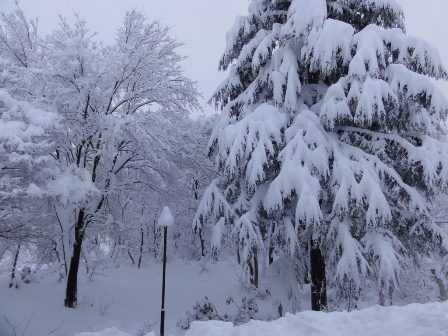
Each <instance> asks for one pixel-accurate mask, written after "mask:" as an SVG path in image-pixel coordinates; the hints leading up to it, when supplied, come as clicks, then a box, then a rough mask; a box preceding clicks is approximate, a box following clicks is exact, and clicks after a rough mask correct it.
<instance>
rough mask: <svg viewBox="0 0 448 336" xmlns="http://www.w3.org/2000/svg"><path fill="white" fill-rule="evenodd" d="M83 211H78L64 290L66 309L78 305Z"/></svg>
mask: <svg viewBox="0 0 448 336" xmlns="http://www.w3.org/2000/svg"><path fill="white" fill-rule="evenodd" d="M84 221H85V218H84V210H82V209H81V210H80V211H79V214H78V220H77V222H76V225H75V242H74V243H73V254H72V258H71V260H70V268H69V271H68V276H67V287H66V290H65V300H64V305H65V307H68V308H76V305H77V304H78V270H79V261H80V259H81V248H82V242H83V239H84V229H85V228H84Z"/></svg>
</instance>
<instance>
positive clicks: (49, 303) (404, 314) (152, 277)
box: [0, 261, 448, 336]
mask: <svg viewBox="0 0 448 336" xmlns="http://www.w3.org/2000/svg"><path fill="white" fill-rule="evenodd" d="M206 268H207V269H208V272H201V271H203V268H202V267H201V266H200V265H199V264H198V263H197V262H190V263H185V262H183V261H174V262H170V263H169V264H168V268H167V297H166V307H167V308H166V310H167V321H166V328H165V331H166V332H165V334H166V335H173V336H177V335H184V334H185V336H237V335H238V336H252V335H253V336H264V335H266V336H267V335H269V336H276V335H282V336H302V335H303V336H313V335H314V336H318V335H319V336H327V335H328V336H342V335H344V336H351V335H363V336H374V335H375V336H376V335H378V336H380V335H381V336H387V335H391V336H392V335H393V336H401V335H403V336H404V335H406V336H410V335H421V336H432V335H448V303H428V304H410V305H407V306H404V307H385V308H384V307H379V306H374V307H371V308H367V309H362V310H358V311H353V312H333V313H318V312H312V311H304V312H301V313H299V314H297V315H291V314H287V315H286V317H283V318H280V319H278V320H275V321H272V322H262V321H251V322H249V323H247V324H243V325H239V326H233V324H232V323H230V322H220V321H210V322H193V323H192V326H191V328H190V330H189V331H187V332H186V333H185V331H183V330H181V329H180V328H178V327H177V326H176V323H177V322H178V320H179V319H181V318H183V317H185V312H186V311H191V309H192V307H193V305H194V304H195V303H196V302H197V301H200V300H202V299H203V298H204V297H205V296H207V297H208V298H209V300H210V301H211V302H213V304H214V305H215V306H216V309H217V310H218V312H219V313H220V314H221V316H222V314H224V313H225V312H229V310H231V307H232V305H231V306H227V304H226V302H225V301H226V298H227V297H228V296H229V295H232V296H233V298H234V299H235V302H238V298H240V297H241V295H243V293H244V292H243V290H242V289H241V287H240V283H239V280H238V276H237V273H238V271H237V268H235V267H232V263H229V262H228V261H221V262H218V263H216V264H213V263H208V264H207V265H206ZM161 273H162V267H161V264H157V263H151V264H149V265H146V266H145V267H144V268H142V269H137V268H136V267H131V266H129V265H121V266H120V267H117V266H116V265H115V264H112V263H111V264H110V265H108V267H106V268H104V269H103V267H98V268H97V269H96V270H95V275H94V276H93V278H92V279H89V278H88V277H87V276H86V275H85V270H84V269H81V275H80V283H79V296H78V298H79V303H78V307H77V308H76V309H68V308H64V307H63V298H64V290H65V283H64V281H61V282H59V281H58V279H59V272H56V271H54V270H51V269H48V270H46V271H40V272H39V273H37V274H36V278H37V279H36V280H37V281H38V282H35V283H31V284H22V285H21V286H20V288H19V289H9V288H8V284H9V276H8V274H7V273H6V272H5V273H3V274H0V336H10V335H24V336H45V335H51V336H73V335H77V336H155V335H158V330H159V324H158V320H159V316H160V306H161V298H160V292H161ZM268 301H269V300H267V299H265V300H264V301H262V302H259V308H260V312H261V314H266V313H267V314H270V315H271V316H274V315H275V314H274V312H273V311H269V310H270V309H271V306H270V305H271V303H269V302H268ZM302 308H304V309H306V308H307V303H306V302H305V303H303V305H302ZM150 331H154V334H152V333H151V332H150ZM14 332H15V334H14Z"/></svg>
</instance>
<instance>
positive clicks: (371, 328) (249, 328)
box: [77, 302, 448, 336]
mask: <svg viewBox="0 0 448 336" xmlns="http://www.w3.org/2000/svg"><path fill="white" fill-rule="evenodd" d="M149 335H151V334H149ZM149 335H148V336H149ZM276 335H281V336H352V335H353V336H359V335H362V336H446V335H448V303H446V302H445V303H427V304H418V303H415V304H410V305H407V306H404V307H380V306H374V307H371V308H366V309H362V310H357V311H353V312H332V313H322V312H313V311H305V312H301V313H298V314H296V315H292V314H286V316H285V317H282V318H280V319H278V320H275V321H272V322H264V321H250V322H249V323H247V324H243V325H240V326H237V327H234V326H233V324H232V323H230V322H220V321H207V322H193V323H192V325H191V329H190V330H189V331H188V332H187V333H186V334H185V336H276ZM77 336H130V335H129V334H127V333H122V332H121V331H119V330H118V329H116V328H108V329H106V330H104V331H103V332H98V333H82V334H78V335H77Z"/></svg>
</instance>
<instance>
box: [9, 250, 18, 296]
mask: <svg viewBox="0 0 448 336" xmlns="http://www.w3.org/2000/svg"><path fill="white" fill-rule="evenodd" d="M19 254H20V243H19V245H17V250H16V253H15V255H14V263H13V265H12V270H11V281H10V282H9V288H12V286H14V279H15V278H16V268H17V260H19ZM16 288H17V283H16Z"/></svg>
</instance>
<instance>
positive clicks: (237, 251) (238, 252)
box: [236, 239, 241, 265]
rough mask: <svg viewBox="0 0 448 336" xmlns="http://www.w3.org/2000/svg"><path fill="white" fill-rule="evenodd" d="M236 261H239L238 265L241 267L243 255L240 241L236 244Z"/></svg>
mask: <svg viewBox="0 0 448 336" xmlns="http://www.w3.org/2000/svg"><path fill="white" fill-rule="evenodd" d="M236 260H237V261H238V265H241V254H240V240H239V239H238V242H237V243H236Z"/></svg>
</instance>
